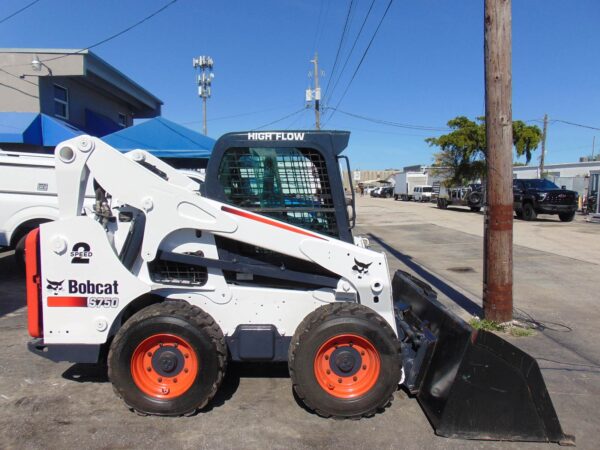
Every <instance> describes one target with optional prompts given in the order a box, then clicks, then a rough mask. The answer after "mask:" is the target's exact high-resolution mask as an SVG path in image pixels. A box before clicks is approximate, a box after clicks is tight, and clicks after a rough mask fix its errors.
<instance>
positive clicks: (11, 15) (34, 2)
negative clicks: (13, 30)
mask: <svg viewBox="0 0 600 450" xmlns="http://www.w3.org/2000/svg"><path fill="white" fill-rule="evenodd" d="M39 1H40V0H34V1H32V2H31V3H28V4H26V5H25V6H23V7H22V8H21V9H18V10H17V11H15V12H14V13H12V14H9V15H8V16H6V17H4V18H3V19H0V25H2V24H3V23H4V22H6V21H7V20H10V19H12V18H13V17H15V16H16V15H18V14H20V13H22V12H23V11H25V10H26V9H29V8H31V7H32V6H33V5H35V4H36V3H38V2H39Z"/></svg>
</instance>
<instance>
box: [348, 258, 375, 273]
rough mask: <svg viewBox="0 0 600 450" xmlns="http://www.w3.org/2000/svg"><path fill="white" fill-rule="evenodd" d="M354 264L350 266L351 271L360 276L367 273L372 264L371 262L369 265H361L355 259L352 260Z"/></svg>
mask: <svg viewBox="0 0 600 450" xmlns="http://www.w3.org/2000/svg"><path fill="white" fill-rule="evenodd" d="M354 263H355V264H354V265H353V266H352V270H356V271H357V272H358V273H360V274H363V273H368V272H369V266H370V265H371V264H373V263H372V262H370V263H369V264H365V263H361V262H360V261H357V260H356V258H354Z"/></svg>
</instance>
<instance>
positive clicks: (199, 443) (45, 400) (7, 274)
mask: <svg viewBox="0 0 600 450" xmlns="http://www.w3.org/2000/svg"><path fill="white" fill-rule="evenodd" d="M358 213H359V216H358V218H359V223H358V229H357V232H359V233H360V234H362V235H365V236H367V237H369V238H370V240H371V244H372V247H373V248H374V249H382V250H384V251H386V252H387V254H388V262H389V264H390V269H391V270H395V269H403V270H408V271H411V272H413V273H415V274H417V275H418V276H420V277H421V278H423V279H425V280H426V281H427V282H429V283H430V284H432V285H433V286H434V287H435V288H436V290H438V291H439V292H440V298H441V299H442V301H444V302H445V303H446V304H447V305H449V306H450V307H451V308H452V309H453V310H455V311H456V312H458V313H459V314H461V315H462V316H463V317H466V318H468V317H469V315H470V314H473V313H477V312H478V311H479V309H480V305H481V300H480V292H481V270H482V262H481V254H482V251H481V235H482V215H480V214H472V213H466V212H465V213H461V212H457V211H453V210H446V211H442V210H437V209H436V208H435V207H432V205H427V204H414V203H405V202H394V201H393V200H387V199H371V198H359V199H358ZM599 235H600V226H598V225H594V224H587V223H583V222H582V221H580V219H578V220H577V222H574V223H570V224H563V223H560V222H555V221H553V220H552V219H549V220H547V221H541V222H535V223H522V222H515V244H516V245H515V257H514V259H515V305H516V306H517V307H518V308H519V311H521V312H520V314H525V313H526V314H528V315H530V316H531V317H533V318H534V319H535V320H537V321H539V322H540V323H541V325H544V326H545V327H546V328H545V329H544V330H543V331H538V332H537V333H536V335H535V336H533V337H528V338H511V339H510V340H511V341H513V342H514V343H516V345H518V346H519V347H521V348H522V349H524V350H525V351H527V352H529V353H530V354H532V355H533V356H535V357H536V358H538V361H539V362H540V366H541V367H542V372H543V375H544V378H545V380H546V384H547V386H548V389H549V391H550V394H551V396H552V400H553V402H554V405H555V408H556V410H557V412H558V415H559V417H560V419H561V422H562V425H563V427H564V428H565V430H566V431H567V432H569V433H574V434H575V435H576V437H577V445H578V447H579V448H583V449H588V448H589V449H591V448H597V442H596V441H597V438H598V429H600V420H599V419H598V414H597V405H598V404H600V402H599V400H600V345H598V337H599V335H600V332H599V331H598V327H597V324H598V323H599V319H600V317H599V316H600V313H599V312H598V309H597V307H596V305H595V301H596V298H597V297H598V293H599V292H600V289H599V288H600V282H599V273H600V271H599V268H600V267H599V265H600V240H599V239H598V236H599ZM554 240H556V248H554V247H553V245H552V242H553V241H554ZM23 284H24V283H23V280H22V278H21V277H20V276H19V275H18V274H16V273H15V272H14V268H13V265H12V258H11V254H10V252H4V253H0V342H1V343H2V358H1V359H0V448H3V449H4V448H31V449H38V448H44V449H47V448H48V449H54V448H86V449H130V448H147V449H154V448H169V449H179V448H211V449H218V448H261V449H263V448H267V449H268V448H285V449H295V448H307V449H308V448H352V449H354V448H359V449H363V448H364V449H369V450H371V449H375V448H377V449H380V448H390V449H391V448H407V449H423V448H426V449H463V448H466V449H479V448H481V449H516V448H525V449H529V448H539V449H541V448H550V445H551V444H531V443H512V442H483V441H464V440H454V439H445V438H440V437H437V436H435V434H434V433H433V430H432V428H431V426H430V425H429V423H428V421H427V419H426V418H425V415H424V414H423V412H422V411H421V409H420V407H419V405H418V403H417V402H416V400H414V399H412V398H409V397H408V396H407V395H406V394H405V393H404V392H403V391H401V390H400V391H398V392H397V393H396V395H395V399H394V402H393V403H392V405H391V406H390V407H389V408H388V409H387V410H386V411H385V412H384V413H383V414H378V415H376V416H375V417H373V418H370V419H364V420H360V421H336V420H328V419H322V418H319V417H318V416H316V415H314V414H311V413H310V412H308V411H306V410H305V409H303V408H302V407H300V406H299V405H298V404H297V403H296V401H295V400H294V396H293V394H292V389H291V383H290V380H289V377H288V375H287V367H286V366H285V364H283V365H275V366H272V365H247V364H245V365H240V364H232V365H230V367H229V370H228V374H227V376H226V378H225V381H224V383H223V386H222V387H221V389H220V391H219V392H218V393H217V397H216V398H215V400H214V401H213V402H212V406H210V407H209V408H208V409H207V410H206V411H203V412H200V413H199V414H197V415H195V416H193V417H183V418H161V417H141V416H137V415H135V414H133V413H131V412H129V411H128V410H127V409H126V408H125V407H124V406H123V404H122V403H121V401H120V400H118V399H117V398H116V397H115V396H114V394H113V392H112V388H111V386H110V383H109V382H108V381H107V379H106V371H105V370H103V369H102V368H98V367H94V366H86V365H74V364H69V363H52V362H50V361H47V360H44V359H42V358H39V357H37V356H35V355H33V354H30V353H29V352H28V351H27V349H26V342H27V341H28V339H29V338H28V335H27V330H26V309H25V307H24V304H25V291H24V286H23Z"/></svg>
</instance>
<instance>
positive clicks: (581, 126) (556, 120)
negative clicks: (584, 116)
mask: <svg viewBox="0 0 600 450" xmlns="http://www.w3.org/2000/svg"><path fill="white" fill-rule="evenodd" d="M551 122H560V123H565V124H567V125H573V126H574V127H580V128H588V129H590V130H600V128H597V127H592V126H589V125H582V124H580V123H574V122H569V121H567V120H561V119H552V120H551Z"/></svg>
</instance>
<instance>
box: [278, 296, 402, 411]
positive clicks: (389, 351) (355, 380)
mask: <svg viewBox="0 0 600 450" xmlns="http://www.w3.org/2000/svg"><path fill="white" fill-rule="evenodd" d="M289 369H290V376H291V378H292V383H293V386H294V390H295V391H296V394H297V396H298V397H299V398H300V399H301V400H302V401H303V402H304V404H305V405H306V406H307V407H308V408H309V409H311V410H313V411H315V412H316V413H317V414H319V415H320V416H323V417H336V418H360V417H369V416H372V415H374V414H375V413H377V412H379V411H381V410H383V409H384V408H385V407H386V406H387V405H388V404H389V403H390V402H391V401H392V399H393V394H394V392H395V391H396V389H397V388H398V382H399V380H400V374H401V360H400V343H399V342H398V339H397V338H396V335H395V333H394V331H393V330H392V328H391V327H390V326H389V324H388V323H387V322H386V321H385V320H384V319H383V318H382V317H381V316H380V315H379V314H377V313H375V312H374V311H372V310H371V309H369V308H367V307H365V306H362V305H358V304H354V303H333V304H329V305H325V306H322V307H320V308H318V309H316V310H315V311H313V312H312V313H310V314H309V315H308V316H307V317H306V318H305V319H304V320H303V321H302V323H301V324H300V325H299V326H298V329H297V330H296V332H295V334H294V337H293V338H292V343H291V345H290V352H289Z"/></svg>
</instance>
